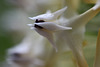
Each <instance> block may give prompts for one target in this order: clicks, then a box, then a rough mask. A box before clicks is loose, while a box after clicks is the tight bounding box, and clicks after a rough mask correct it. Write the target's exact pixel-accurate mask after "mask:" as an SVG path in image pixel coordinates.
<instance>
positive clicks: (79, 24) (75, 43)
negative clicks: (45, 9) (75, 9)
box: [30, 1, 100, 67]
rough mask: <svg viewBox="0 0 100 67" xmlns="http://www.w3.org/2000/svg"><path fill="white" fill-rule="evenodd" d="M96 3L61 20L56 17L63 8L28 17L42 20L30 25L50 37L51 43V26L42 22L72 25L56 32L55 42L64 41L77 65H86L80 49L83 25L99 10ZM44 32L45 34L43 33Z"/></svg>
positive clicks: (82, 66)
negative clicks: (75, 14) (79, 13)
mask: <svg viewBox="0 0 100 67" xmlns="http://www.w3.org/2000/svg"><path fill="white" fill-rule="evenodd" d="M98 3H99V1H98V2H97V4H96V5H95V6H97V5H98V6H97V7H95V6H94V7H95V9H94V7H93V8H91V9H89V10H88V11H86V12H84V13H83V14H81V15H77V16H75V17H72V18H70V19H66V20H62V21H61V20H60V19H61V18H60V19H59V20H58V19H57V18H58V16H60V15H61V14H62V13H63V12H64V11H65V10H64V8H63V9H62V10H59V11H60V13H59V11H57V12H54V13H49V14H51V15H52V16H51V15H49V14H48V13H46V14H42V15H39V16H36V17H33V18H30V19H32V20H36V19H38V20H40V21H42V22H40V21H38V22H37V23H36V24H38V23H40V24H38V25H37V26H36V27H37V28H34V25H35V24H33V25H30V26H31V27H32V29H35V30H36V31H37V32H38V33H39V34H41V35H42V36H45V37H47V38H48V39H51V40H52V41H50V40H49V41H50V42H51V43H55V42H54V40H53V34H52V31H51V30H52V28H48V26H46V27H45V24H42V23H46V22H53V23H56V24H57V23H58V24H60V26H64V27H72V28H73V29H72V30H71V31H61V32H58V33H56V37H58V38H57V41H56V43H58V44H60V45H62V43H60V42H64V43H65V44H67V45H68V46H69V47H70V49H71V50H72V52H73V54H74V56H75V58H76V61H77V63H78V65H79V67H88V64H87V62H86V60H85V57H84V55H83V51H82V41H83V39H84V32H85V25H86V24H87V23H88V21H90V20H91V19H92V18H93V17H94V16H96V15H97V14H98V13H99V12H100V8H99V4H98ZM62 11H63V12H62ZM44 16H45V17H44ZM59 21H60V22H59ZM44 28H45V29H44ZM40 29H41V31H40ZM53 31H54V30H53ZM45 32H46V34H45V35H44V33H45ZM48 36H49V37H48ZM59 38H60V40H59ZM64 47H65V46H64Z"/></svg>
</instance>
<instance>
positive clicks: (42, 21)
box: [28, 7, 72, 51]
mask: <svg viewBox="0 0 100 67" xmlns="http://www.w3.org/2000/svg"><path fill="white" fill-rule="evenodd" d="M66 8H67V7H65V8H63V9H61V10H58V11H56V12H54V13H50V12H49V13H46V14H42V15H39V16H36V17H33V18H30V19H32V20H35V23H34V24H28V25H29V26H31V29H34V30H36V31H37V32H38V33H39V34H40V35H42V36H44V37H46V38H47V39H48V40H49V41H50V43H51V44H52V45H53V47H54V48H55V49H56V51H57V47H56V45H55V42H54V39H53V38H54V37H53V33H54V32H57V31H61V30H70V29H72V28H71V27H64V26H61V25H59V24H57V23H54V22H53V21H54V20H56V19H57V18H58V17H59V16H60V15H61V14H62V13H63V12H64V11H65V10H66Z"/></svg>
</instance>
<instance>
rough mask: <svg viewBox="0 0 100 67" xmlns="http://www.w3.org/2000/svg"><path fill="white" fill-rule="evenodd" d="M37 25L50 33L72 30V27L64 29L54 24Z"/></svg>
mask: <svg viewBox="0 0 100 67" xmlns="http://www.w3.org/2000/svg"><path fill="white" fill-rule="evenodd" d="M35 24H36V25H39V26H41V27H43V28H45V29H47V30H49V31H59V30H70V29H72V28H71V27H64V26H60V25H58V24H56V23H53V22H44V23H35Z"/></svg>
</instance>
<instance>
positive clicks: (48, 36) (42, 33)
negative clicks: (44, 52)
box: [35, 28, 58, 52]
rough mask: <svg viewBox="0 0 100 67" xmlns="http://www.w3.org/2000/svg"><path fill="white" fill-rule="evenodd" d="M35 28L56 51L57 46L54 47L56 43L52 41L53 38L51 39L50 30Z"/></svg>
mask: <svg viewBox="0 0 100 67" xmlns="http://www.w3.org/2000/svg"><path fill="white" fill-rule="evenodd" d="M35 30H36V31H37V32H38V33H39V34H40V35H42V36H44V37H46V38H47V39H48V40H49V42H50V43H51V44H52V46H53V47H54V48H55V50H56V52H57V51H58V49H57V47H56V44H55V42H54V39H53V33H52V32H49V31H47V30H40V29H37V28H35Z"/></svg>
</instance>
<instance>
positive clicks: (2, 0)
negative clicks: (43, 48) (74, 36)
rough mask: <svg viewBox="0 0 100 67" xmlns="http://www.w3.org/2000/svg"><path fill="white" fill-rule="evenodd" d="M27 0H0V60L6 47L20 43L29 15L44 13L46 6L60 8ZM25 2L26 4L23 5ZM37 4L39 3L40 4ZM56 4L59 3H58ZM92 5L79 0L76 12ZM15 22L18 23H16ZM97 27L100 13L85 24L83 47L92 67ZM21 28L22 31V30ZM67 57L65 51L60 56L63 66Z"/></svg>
mask: <svg viewBox="0 0 100 67" xmlns="http://www.w3.org/2000/svg"><path fill="white" fill-rule="evenodd" d="M29 1H30V2H28V0H0V62H3V61H4V60H5V57H6V53H7V49H8V48H11V47H12V46H14V45H16V44H18V43H20V42H21V40H22V39H23V37H24V36H25V35H26V34H27V30H26V29H29V28H26V27H27V26H25V25H26V24H27V23H31V22H32V21H30V20H28V17H29V16H36V15H39V14H42V13H45V12H46V10H47V9H48V8H50V9H51V10H52V11H55V10H57V9H59V8H61V7H59V8H56V6H55V8H56V9H55V8H52V7H53V6H52V7H50V6H48V7H44V6H45V5H47V4H44V3H47V2H45V1H46V0H43V1H44V2H43V3H42V2H41V3H40V2H35V1H34V0H33V1H32V0H29ZM37 1H39V0H37ZM26 3H28V4H27V5H24V4H26ZM38 4H41V5H42V6H41V5H38ZM57 4H58V5H60V4H59V3H57ZM93 5H94V4H89V3H86V2H85V1H83V0H81V1H80V4H79V7H78V9H77V13H78V14H81V13H83V12H85V11H86V10H88V9H89V8H91V7H92V6H93ZM40 6H41V7H40ZM33 8H34V9H33ZM13 22H14V23H13ZM17 22H18V23H19V24H16V23H17ZM23 22H24V23H23ZM13 25H14V26H13ZM18 26H19V27H18ZM17 27H18V28H17ZM99 28H100V13H99V14H98V15H97V16H95V17H94V18H93V19H92V20H91V21H89V23H88V24H87V25H86V33H85V35H86V36H85V44H86V46H85V47H84V53H85V57H86V60H87V62H88V64H89V66H90V67H92V65H93V61H94V57H95V48H96V40H97V33H98V29H99ZM22 30H23V31H24V32H22ZM20 33H21V34H20ZM68 57H70V53H68V54H67V53H65V54H64V55H61V56H60V60H61V61H62V65H66V66H63V67H67V64H68V63H67V62H65V60H64V59H65V58H68ZM68 61H69V59H68ZM62 65H61V67H62Z"/></svg>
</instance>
